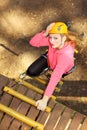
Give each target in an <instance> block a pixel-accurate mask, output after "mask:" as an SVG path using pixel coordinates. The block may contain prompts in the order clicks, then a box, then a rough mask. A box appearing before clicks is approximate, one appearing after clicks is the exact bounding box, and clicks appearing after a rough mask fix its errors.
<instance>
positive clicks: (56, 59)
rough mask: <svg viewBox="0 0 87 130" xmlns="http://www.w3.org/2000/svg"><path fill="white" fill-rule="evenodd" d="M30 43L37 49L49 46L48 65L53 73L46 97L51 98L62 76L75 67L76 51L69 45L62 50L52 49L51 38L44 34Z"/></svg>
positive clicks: (36, 36)
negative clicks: (74, 56)
mask: <svg viewBox="0 0 87 130" xmlns="http://www.w3.org/2000/svg"><path fill="white" fill-rule="evenodd" d="M29 43H30V44H31V45H32V46H35V47H40V46H48V63H49V66H50V68H51V69H52V70H53V72H52V75H51V78H50V81H49V83H48V85H47V88H46V90H45V93H44V95H46V96H48V97H50V96H51V95H52V93H53V92H54V89H55V86H56V85H57V84H58V82H59V81H60V79H61V77H62V75H63V74H64V73H66V72H67V71H69V70H70V69H71V68H72V67H73V66H74V58H73V55H74V49H73V48H72V47H71V45H70V44H68V43H67V44H65V45H64V47H63V48H61V49H60V50H57V49H54V48H52V46H51V44H50V42H49V37H45V36H44V35H43V32H41V33H38V34H36V35H35V36H34V37H33V38H32V39H31V40H30V42H29Z"/></svg>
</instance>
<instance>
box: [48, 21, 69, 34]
mask: <svg viewBox="0 0 87 130" xmlns="http://www.w3.org/2000/svg"><path fill="white" fill-rule="evenodd" d="M48 33H49V34H67V33H68V29H67V25H66V24H65V23H63V22H56V23H55V24H54V25H53V27H52V29H51V30H50V31H49V32H48Z"/></svg>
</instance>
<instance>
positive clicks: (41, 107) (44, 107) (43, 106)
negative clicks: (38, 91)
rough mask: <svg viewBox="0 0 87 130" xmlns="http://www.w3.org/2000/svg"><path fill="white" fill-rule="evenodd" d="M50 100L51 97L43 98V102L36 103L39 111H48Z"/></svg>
mask: <svg viewBox="0 0 87 130" xmlns="http://www.w3.org/2000/svg"><path fill="white" fill-rule="evenodd" d="M48 99H49V97H47V96H43V98H42V99H41V100H38V101H37V102H36V106H37V109H39V110H41V111H44V110H45V109H46V106H47V102H48Z"/></svg>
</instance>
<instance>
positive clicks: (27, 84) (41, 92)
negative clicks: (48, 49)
mask: <svg viewBox="0 0 87 130" xmlns="http://www.w3.org/2000/svg"><path fill="white" fill-rule="evenodd" d="M15 81H16V82H19V83H21V84H22V85H24V86H25V87H27V88H29V89H32V90H34V91H36V92H37V93H39V94H43V93H44V91H43V90H42V89H40V88H38V87H37V86H34V85H32V84H30V83H28V82H26V81H24V80H22V79H16V80H15ZM51 98H52V99H53V100H56V96H54V95H52V96H51Z"/></svg>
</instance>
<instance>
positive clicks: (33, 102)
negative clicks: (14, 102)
mask: <svg viewBox="0 0 87 130" xmlns="http://www.w3.org/2000/svg"><path fill="white" fill-rule="evenodd" d="M3 90H4V91H5V92H7V93H9V94H11V95H13V96H15V97H17V98H19V99H20V100H22V101H24V102H27V103H29V104H31V105H33V106H35V107H36V101H35V100H32V99H30V98H29V97H26V96H24V95H23V94H20V93H19V92H17V91H15V90H13V89H11V88H9V87H7V86H5V87H4V89H3ZM50 111H51V108H50V107H48V106H47V107H46V112H50Z"/></svg>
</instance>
